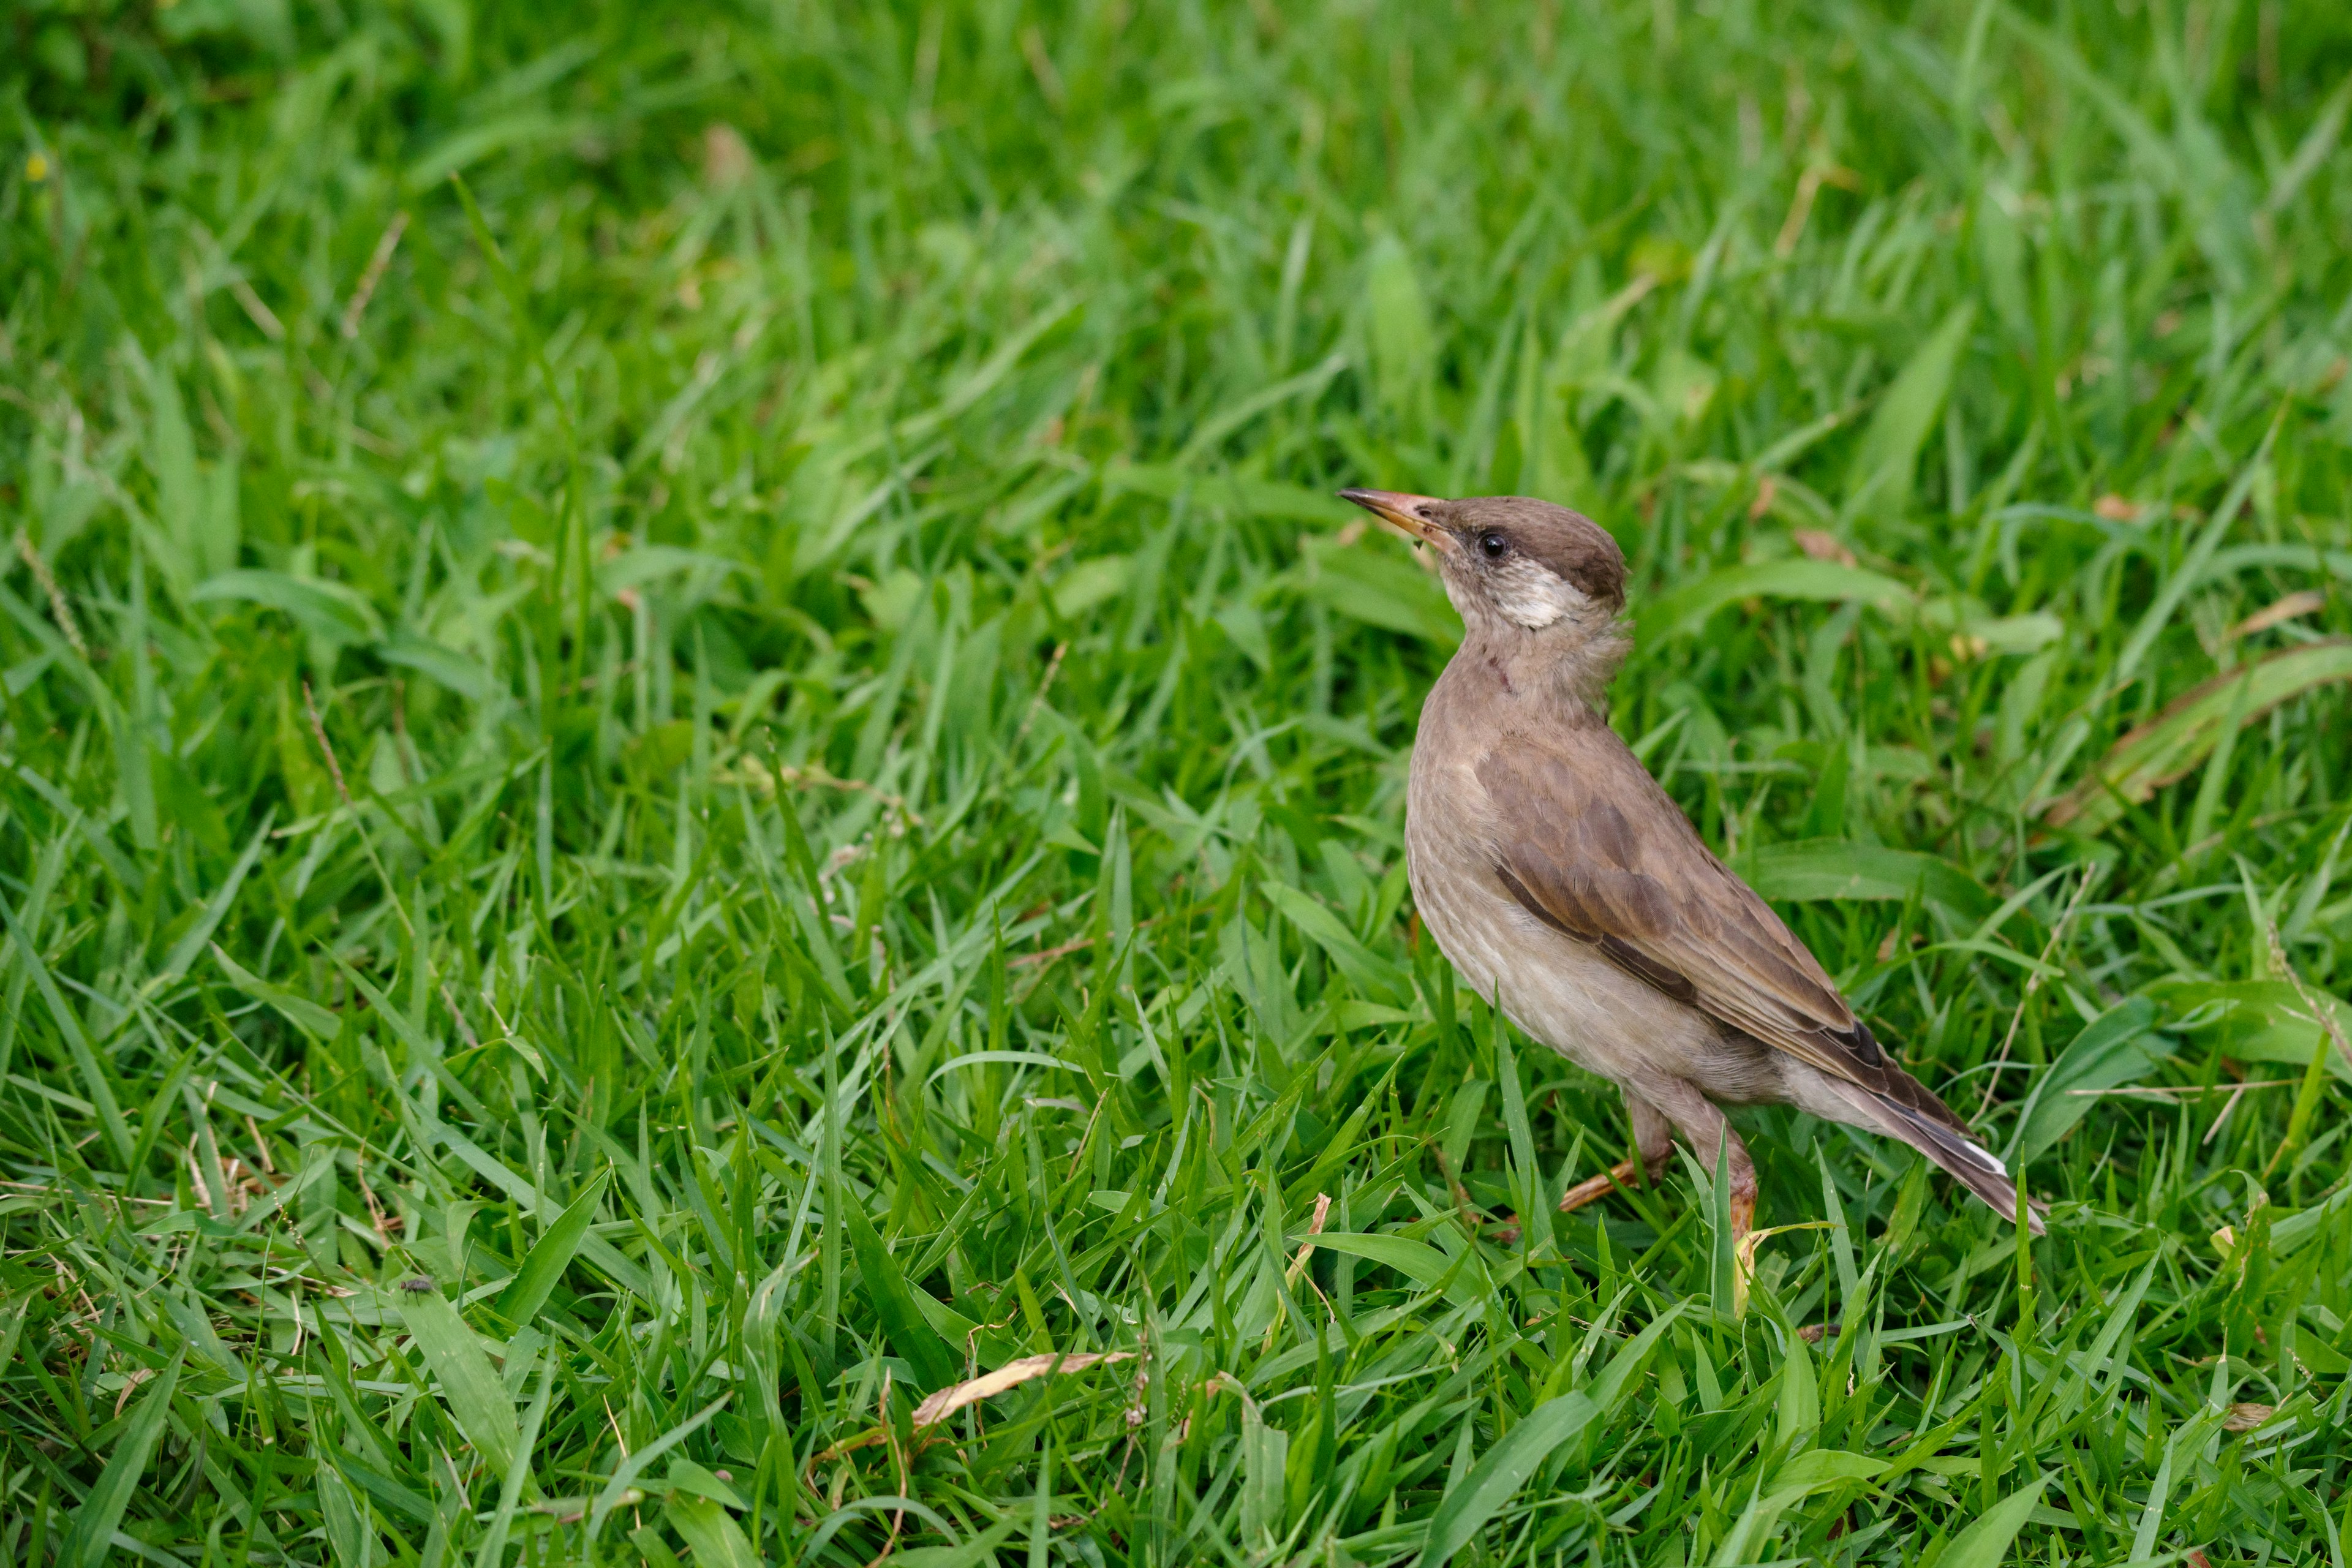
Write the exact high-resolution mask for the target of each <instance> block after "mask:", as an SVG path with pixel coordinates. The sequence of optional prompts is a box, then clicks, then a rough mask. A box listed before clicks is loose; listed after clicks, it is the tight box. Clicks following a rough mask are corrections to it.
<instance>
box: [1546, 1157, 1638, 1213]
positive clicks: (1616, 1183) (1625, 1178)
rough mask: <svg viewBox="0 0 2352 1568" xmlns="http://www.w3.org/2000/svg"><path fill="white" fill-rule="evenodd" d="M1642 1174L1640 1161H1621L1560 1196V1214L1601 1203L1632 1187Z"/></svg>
mask: <svg viewBox="0 0 2352 1568" xmlns="http://www.w3.org/2000/svg"><path fill="white" fill-rule="evenodd" d="M1641 1173H1642V1162H1641V1161H1639V1160H1620V1161H1618V1162H1617V1163H1615V1164H1613V1165H1612V1166H1610V1167H1609V1169H1607V1170H1606V1171H1603V1172H1602V1173H1601V1174H1599V1175H1597V1176H1587V1177H1586V1178H1585V1179H1584V1180H1582V1181H1580V1182H1579V1183H1577V1184H1576V1185H1574V1186H1572V1187H1570V1188H1569V1189H1568V1191H1567V1192H1565V1193H1563V1194H1560V1200H1559V1212H1560V1213H1562V1214H1568V1213H1570V1212H1571V1211H1572V1210H1575V1209H1580V1208H1582V1207H1583V1206H1584V1205H1587V1204H1591V1203H1599V1202H1600V1201H1601V1199H1602V1198H1605V1197H1607V1196H1608V1195H1609V1194H1611V1193H1613V1192H1615V1191H1616V1190H1617V1189H1618V1188H1620V1187H1630V1186H1632V1185H1633V1182H1634V1179H1635V1178H1636V1177H1638V1176H1639V1175H1641Z"/></svg>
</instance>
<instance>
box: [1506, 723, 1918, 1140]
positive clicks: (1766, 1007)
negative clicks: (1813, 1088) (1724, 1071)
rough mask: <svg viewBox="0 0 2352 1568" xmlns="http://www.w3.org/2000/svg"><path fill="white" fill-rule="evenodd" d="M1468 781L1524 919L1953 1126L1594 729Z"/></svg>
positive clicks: (1640, 772) (1624, 753)
mask: <svg viewBox="0 0 2352 1568" xmlns="http://www.w3.org/2000/svg"><path fill="white" fill-rule="evenodd" d="M1477 776H1478V781H1479V783H1480V784H1482V785H1483V786H1485V789H1486V795H1487V798H1488V803H1489V805H1491V806H1492V808H1493V813H1494V823H1495V858H1496V864H1495V870H1496V875H1497V876H1498V877H1499V878H1500V879H1501V881H1502V883H1503V886H1504V887H1505V888H1506V889H1508V890H1509V892H1510V894H1511V896H1512V897H1514V898H1515V899H1517V900H1518V901H1519V903H1520V904H1521V905H1522V906H1524V907H1525V908H1526V909H1527V910H1528V911H1529V912H1530V913H1531V914H1533V915H1534V916H1536V918H1537V919H1538V920H1540V921H1544V922H1545V923H1546V924H1548V925H1549V926H1551V927H1553V928H1554V929H1556V930H1558V931H1561V932H1562V933H1564V934H1565V935H1567V936H1570V937H1571V938H1573V939H1575V940H1576V941H1579V942H1585V943H1588V944H1589V945H1591V946H1592V947H1594V948H1596V949H1598V950H1599V951H1600V952H1601V953H1602V954H1604V955H1605V956H1606V957H1608V958H1609V960H1610V961H1611V962H1612V963H1615V964H1616V965H1617V966H1618V967H1619V968H1621V969H1622V970H1624V971H1626V972H1627V973H1630V974H1633V975H1635V976H1637V977H1638V978H1640V979H1642V980H1643V981H1645V982H1647V983H1648V984H1651V985H1652V986H1654V987H1655V988H1656V989H1657V990H1659V991H1660V992H1663V993H1664V994H1666V995H1669V996H1672V997H1674V998H1675V1000H1677V1001H1681V1002H1685V1003H1687V1004H1689V1005H1692V1006H1694V1007H1696V1008H1698V1009H1700V1010H1701V1011H1703V1012H1705V1013H1706V1014H1708V1015H1710V1016H1713V1017H1715V1018H1717V1019H1719V1020H1721V1021H1722V1022H1723V1023H1725V1024H1728V1025H1729V1026H1732V1027H1733V1028H1736V1029H1738V1030H1739V1031H1740V1032H1741V1033H1743V1034H1747V1035H1750V1036H1752V1037H1755V1038H1757V1039H1759V1040H1761V1041H1763V1042H1764V1043H1765V1044H1766V1045H1768V1046H1770V1047H1774V1048H1775V1049H1778V1050H1782V1051H1786V1052H1787V1053H1788V1054H1789V1055H1790V1056H1792V1057H1795V1058H1798V1059H1799V1060H1800V1061H1802V1062H1804V1063H1806V1064H1807V1065H1809V1066H1811V1067H1813V1068H1818V1069H1819V1070H1821V1071H1822V1072H1825V1073H1828V1074H1830V1075H1831V1076H1832V1077H1834V1078H1839V1079H1845V1080H1846V1081H1847V1082H1849V1083H1853V1084H1854V1085H1856V1086H1858V1087H1860V1088H1863V1089H1868V1090H1869V1091H1871V1092H1872V1093H1874V1094H1880V1095H1884V1096H1885V1097H1887V1098H1888V1099H1890V1100H1895V1101H1896V1102H1897V1103H1899V1104H1902V1105H1904V1106H1906V1107H1908V1108H1909V1109H1911V1110H1916V1111H1918V1112H1920V1113H1922V1114H1925V1115H1927V1116H1929V1117H1932V1118H1933V1119H1934V1120H1936V1121H1940V1122H1943V1123H1945V1124H1946V1125H1948V1126H1950V1127H1953V1128H1956V1129H1957V1128H1958V1127H1959V1126H1960V1123H1959V1122H1958V1120H1957V1119H1956V1118H1955V1117H1954V1116H1953V1115H1952V1113H1951V1111H1950V1110H1948V1109H1947V1108H1946V1107H1945V1106H1944V1104H1943V1102H1942V1101H1940V1100H1937V1098H1936V1097H1935V1096H1934V1095H1933V1094H1931V1093H1929V1092H1928V1091H1927V1089H1924V1088H1922V1087H1921V1086H1920V1085H1919V1084H1918V1083H1917V1081H1916V1080H1915V1079H1913V1078H1912V1077H1911V1076H1910V1074H1908V1073H1906V1072H1905V1071H1904V1070H1903V1069H1902V1068H1900V1067H1899V1066H1897V1065H1896V1064H1895V1062H1894V1061H1892V1060H1891V1059H1890V1058H1888V1057H1887V1056H1886V1054H1885V1052H1884V1051H1883V1050H1882V1049H1881V1048H1880V1047H1879V1044H1878V1042H1877V1040H1876V1039H1875V1038H1874V1037H1872V1035H1871V1032H1870V1029H1869V1026H1867V1025H1864V1023H1862V1022H1861V1021H1860V1020H1858V1019H1857V1018H1855V1017H1854V1016H1853V1008H1851V1007H1849V1006H1848V1005H1846V1001H1845V998H1844V997H1843V996H1841V995H1840V994H1838V988H1837V986H1836V984H1834V983H1832V981H1831V979H1830V977H1829V976H1828V975H1827V974H1826V973H1822V966H1821V964H1820V963H1818V962H1817V961H1816V960H1815V959H1814V957H1813V955H1812V954H1811V952H1807V951H1806V949H1805V945H1804V943H1802V942H1799V941H1798V940H1797V938H1796V936H1795V935H1794V934H1793V933H1792V932H1790V930H1789V928H1788V927H1787V926H1786V925H1784V924H1782V923H1781V921H1780V916H1778V915H1776V914H1774V913H1773V912H1772V910H1771V906H1770V905H1769V904H1767V903H1765V901H1764V900H1762V899H1760V898H1759V897H1758V896H1757V895H1756V892H1755V890H1754V889H1751V888H1749V887H1748V884H1747V883H1745V882H1743V881H1741V880H1740V879H1738V877H1736V876H1734V875H1733V874H1732V873H1731V872H1730V871H1729V870H1728V869H1727V868H1725V867H1724V864H1723V862H1721V861H1720V860H1717V858H1715V857H1714V855H1712V854H1710V853H1709V852H1708V850H1707V847H1706V845H1705V844H1703V843H1702V842H1700V840H1699V837H1698V834H1697V833H1696V831H1695V830H1694V829H1693V828H1692V826H1691V825H1690V821H1689V819H1688V818H1687V817H1685V816H1683V814H1682V811H1681V809H1680V808H1679V807H1678V806H1676V805H1675V803H1674V801H1673V800H1672V799H1671V798H1670V797H1669V796H1668V795H1666V792H1665V791H1664V790H1663V789H1661V788H1659V787H1658V784H1657V781H1656V780H1654V779H1653V778H1651V776H1650V774H1649V772H1648V770H1647V769H1645V768H1643V766H1642V763H1641V762H1640V760H1639V759H1638V758H1636V757H1635V756H1634V755H1633V752H1630V751H1628V750H1626V748H1625V744H1624V742H1622V741H1621V740H1619V739H1618V738H1617V735H1616V733H1615V731H1612V730H1610V729H1609V728H1608V726H1606V725H1605V724H1592V725H1590V726H1586V727H1580V728H1579V729H1577V730H1574V731H1569V732H1567V733H1564V734H1559V735H1553V736H1546V737H1544V738H1542V739H1540V740H1538V739H1533V738H1530V737H1528V736H1525V735H1518V736H1514V737H1513V738H1512V739H1511V742H1509V743H1508V744H1506V745H1502V746H1497V747H1496V748H1495V749H1493V750H1492V751H1490V752H1487V753H1486V755H1485V756H1484V757H1483V758H1481V759H1480V761H1479V763H1478V764H1477Z"/></svg>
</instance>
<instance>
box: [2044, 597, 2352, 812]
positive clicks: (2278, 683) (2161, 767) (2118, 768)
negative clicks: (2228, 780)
mask: <svg viewBox="0 0 2352 1568" xmlns="http://www.w3.org/2000/svg"><path fill="white" fill-rule="evenodd" d="M2341 680H2352V640H2344V639H2337V640H2332V641H2328V642H2321V643H2312V644H2309V645H2306V646H2305V647H2296V648H2288V649H2286V650H2285V651H2284V652H2281V653H2274V654H2272V655H2271V656H2270V657H2269V658H2264V659H2263V660H2261V661H2259V662H2257V663H2254V664H2251V665H2248V666H2246V667H2245V668H2243V669H2238V670H2231V671H2230V672H2228V673H2226V674H2223V675H2217V676H2215V677H2213V678H2212V679H2210V680H2208V681H2206V682H2205V683H2204V684H2202V685H2201V686H2199V687H2197V688H2195V689H2192V690H2189V691H2188V692H2185V693H2183V694H2182V695H2181V696H2179V698H2176V699H2175V700H2173V701H2172V702H2170V703H2169V704H2168V705H2167V706H2166V708H2165V710H2164V711H2163V712H2161V713H2159V714H2158V715H2157V716H2156V717H2155V718H2154V719H2151V720H2149V721H2147V723H2145V724H2142V725H2140V726H2139V727H2138V728H2137V729H2135V730H2132V731H2130V732H2128V733H2127V734H2126V735H2124V736H2123V737H2122V738H2121V739H2120V740H2118V741H2116V743H2115V744H2114V745H2113V746H2111V747H2110V748H2108V751H2107V754H2106V755H2105V757H2102V758H2101V759H2100V760H2099V762H2098V763H2096V764H2095V766H2093V767H2092V768H2091V770H2090V772H2089V773H2088V774H2087V775H2086V776H2085V777H2084V779H2083V781H2082V782H2081V783H2080V784H2076V785H2075V786H2074V788H2073V789H2071V790H2069V791H2067V792H2066V793H2065V794H2064V795H2060V796H2059V797H2058V798H2057V799H2056V800H2054V801H2052V802H2051V803H2050V805H2049V806H2048V807H2047V808H2045V809H2044V811H2043V813H2042V820H2043V821H2045V822H2047V823H2049V824H2050V826H2053V827H2065V826H2072V827H2074V828H2075V829H2076V830H2078V831H2081V832H2085V833H2095V832H2097V831H2099V830H2100V829H2102V828H2104V827H2105V826H2107V825H2108V824H2110V823H2112V822H2114V821H2115V820H2116V818H2117V817H2118V816H2121V815H2122V814H2123V807H2122V805H2119V804H2117V801H2118V797H2120V799H2121V800H2122V801H2125V802H2128V803H2130V804H2132V805H2138V804H2140V803H2141V802H2143V801H2145V800H2147V798H2148V797H2149V796H2150V795H2154V794H2155V793H2156V792H2157V791H2158V790H2159V789H2161V788H2163V787H2164V786H2165V785H2167V784H2174V783H2177V782H2179V780H2181V779H2183V778H2186V777H2187V776H2188V775H2189V773H2192V772H2194V771H2195V769H2196V768H2197V765H2198V764H2199V763H2202V762H2203V761H2204V760H2205V759H2206V757H2207V756H2208V755H2210V753H2211V752H2212V751H2213V749H2214V747H2215V746H2216V745H2218V744H2220V742H2221V735H2222V732H2223V731H2224V730H2225V729H2226V728H2227V727H2228V726H2229V724H2230V722H2231V715H2232V714H2233V713H2234V714H2235V715H2237V722H2238V724H2239V726H2240V727H2241V728H2242V727H2243V726H2245V725H2248V724H2251V723H2252V722H2253V721H2255V720H2257V719H2259V718H2261V717H2263V715H2264V714H2266V713H2268V712H2269V711H2270V710H2272V709H2273V708H2276V707H2277V706H2279V704H2281V703H2283V702H2287V701H2290V700H2293V699H2294V698H2297V697H2300V696H2302V695H2304V694H2305V692H2308V691H2313V690H2315V689H2318V688H2320V687H2323V686H2327V685H2331V684H2333V683H2335V682H2336V681H2341Z"/></svg>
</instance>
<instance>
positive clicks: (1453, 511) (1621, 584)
mask: <svg viewBox="0 0 2352 1568" xmlns="http://www.w3.org/2000/svg"><path fill="white" fill-rule="evenodd" d="M1339 495H1340V498H1341V499H1342V500H1351V501H1353V502H1355V503H1356V504H1357V505H1358V506H1360V507H1362V508H1363V509H1364V510H1366V511H1369V512H1370V513H1371V514H1372V515H1373V516H1375V517H1377V518H1379V519H1381V521H1384V522H1390V523H1393V524H1395V525H1396V526H1397V527H1398V528H1401V529H1402V530H1403V531H1405V532H1406V533H1409V534H1411V535H1412V537H1413V538H1415V539H1417V540H1419V541H1421V542H1423V544H1426V545H1428V546H1429V547H1430V549H1431V550H1432V551H1433V552H1434V553H1435V554H1436V557H1437V563H1438V569H1439V571H1440V572H1441V573H1442V574H1443V575H1444V581H1445V595H1446V597H1448V598H1450V599H1452V600H1453V601H1454V608H1455V609H1457V610H1459V611H1461V612H1462V619H1463V623H1464V626H1465V628H1466V629H1467V630H1468V631H1469V633H1470V634H1471V635H1472V636H1473V637H1482V636H1483V637H1490V638H1500V639H1503V640H1505V641H1506V642H1512V641H1524V640H1529V639H1532V640H1534V641H1536V642H1538V643H1541V644H1544V645H1549V647H1553V648H1556V649H1557V650H1558V651H1559V653H1560V654H1562V655H1565V654H1567V653H1568V652H1570V650H1571V649H1577V648H1583V647H1588V646H1591V645H1596V644H1597V645H1600V646H1598V647H1593V649H1592V651H1594V652H1596V653H1599V652H1601V651H1603V649H1604V648H1605V649H1606V650H1607V652H1608V653H1609V654H1611V655H1619V654H1622V639H1621V638H1620V637H1619V636H1618V634H1617V631H1616V626H1617V617H1618V616H1619V615H1620V614H1622V612H1623V610H1624V608H1625V556H1624V552H1622V551H1621V550H1619V549H1618V548H1617V542H1616V541H1615V540H1613V539H1612V538H1610V537H1609V535H1608V533H1607V532H1606V531H1603V530H1602V529H1601V526H1600V525H1599V524H1598V523H1596V522H1594V521H1592V520H1591V518H1589V517H1586V516H1584V515H1583V514H1581V513H1580V512H1573V511H1570V510H1568V508H1566V507H1564V506H1554V505H1553V504H1552V503H1551V502H1549V501H1548V500H1534V499H1533V498H1531V497H1528V496H1471V497H1467V498H1465V499H1464V500H1438V499H1437V498H1436V497H1434V496H1415V495H1403V494H1400V493H1399V492H1397V491H1394V490H1341V491H1340V492H1339ZM1609 662H1610V663H1611V664H1612V665H1613V664H1614V663H1615V658H1613V657H1612V658H1610V659H1609Z"/></svg>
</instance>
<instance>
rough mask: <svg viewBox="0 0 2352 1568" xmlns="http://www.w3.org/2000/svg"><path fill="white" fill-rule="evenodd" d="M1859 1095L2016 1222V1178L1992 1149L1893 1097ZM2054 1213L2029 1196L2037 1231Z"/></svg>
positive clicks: (2029, 1219)
mask: <svg viewBox="0 0 2352 1568" xmlns="http://www.w3.org/2000/svg"><path fill="white" fill-rule="evenodd" d="M1857 1098H1861V1099H1866V1100H1869V1102H1870V1104H1871V1108H1872V1109H1873V1110H1876V1111H1877V1112H1878V1118H1877V1120H1878V1121H1879V1123H1880V1125H1882V1126H1883V1127H1885V1129H1886V1131H1887V1132H1888V1133H1890V1134H1891V1135H1893V1136H1894V1137H1896V1138H1900V1139H1902V1140H1903V1142H1906V1143H1908V1144H1910V1145H1911V1147H1913V1148H1914V1149H1916V1150H1918V1151H1919V1152H1921V1153H1922V1154H1925V1155H1927V1158H1929V1159H1930V1160H1933V1161H1934V1162H1936V1163H1937V1164H1938V1165H1941V1166H1942V1167H1943V1168H1944V1169H1945V1171H1947V1172H1948V1173H1950V1175H1951V1177H1952V1179H1953V1180H1954V1181H1956V1182H1958V1183H1959V1184H1961V1185H1962V1186H1964V1187H1966V1188H1968V1190H1969V1191H1970V1192H1972V1193H1974V1194H1976V1195H1977V1196H1978V1197H1979V1198H1982V1199H1983V1200H1984V1201H1985V1203H1986V1205H1988V1206H1989V1207H1990V1208H1991V1209H1992V1211H1993V1212H1994V1213H1995V1214H1998V1215H2002V1216H2004V1217H2006V1218H2009V1219H2011V1220H2014V1219H2015V1218H2016V1217H2017V1184H2016V1181H2015V1179H2014V1178H2013V1177H2011V1175H2010V1173H2009V1167H2008V1166H2007V1165H2004V1164H2002V1163H2000V1157H1999V1156H1998V1155H1996V1154H1994V1153H1993V1152H1992V1151H1991V1150H1990V1149H1987V1148H1986V1147H1985V1146H1984V1145H1983V1144H1981V1143H1979V1142H1977V1141H1976V1140H1975V1139H1973V1138H1970V1137H1969V1136H1968V1134H1966V1133H1965V1132H1961V1131H1957V1130H1956V1129H1954V1128H1952V1127H1948V1126H1946V1125H1945V1124H1944V1123H1943V1122H1942V1121H1937V1120H1936V1119H1935V1118H1933V1117H1930V1116H1927V1115H1924V1114H1922V1113H1921V1112H1919V1111H1917V1110H1913V1109H1912V1108H1911V1107H1909V1106H1907V1105H1905V1104H1903V1103H1902V1102H1901V1101H1900V1100H1895V1099H1893V1098H1892V1097H1890V1096H1887V1095H1884V1094H1872V1093H1870V1091H1868V1090H1867V1089H1863V1090H1859V1091H1858V1092H1857ZM2049 1212H2050V1205H2048V1204H2045V1203H2042V1202H2041V1201H2040V1200H2039V1199H2037V1198H2034V1197H2032V1196H2030V1195H2029V1196H2028V1197H2027V1198H2026V1200H2025V1223H2026V1225H2027V1226H2030V1227H2031V1228H2032V1232H2033V1234H2034V1235H2036V1236H2040V1235H2042V1234H2043V1231H2044V1228H2045V1227H2044V1226H2043V1225H2042V1215H2045V1214H2047V1213H2049Z"/></svg>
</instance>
